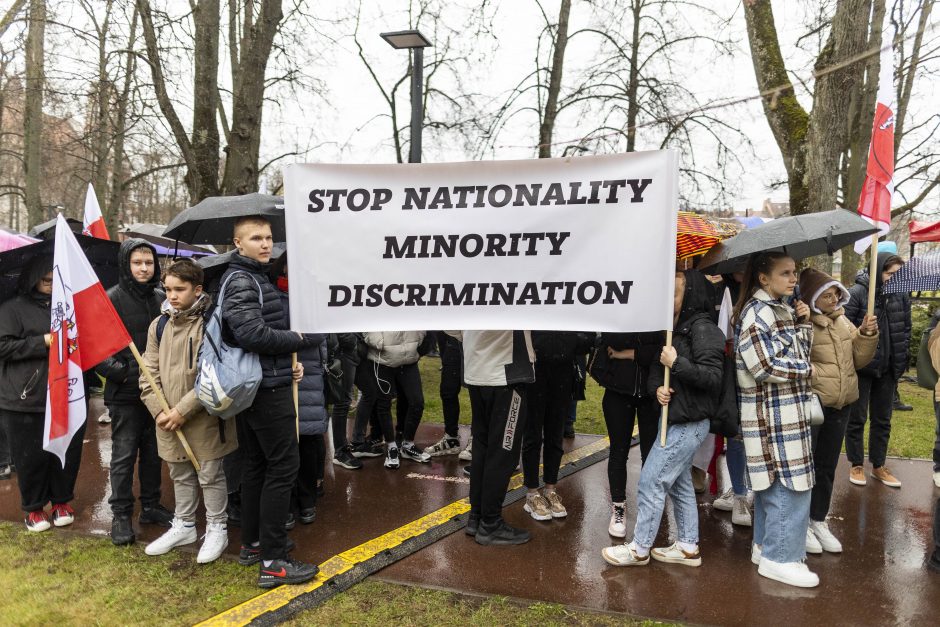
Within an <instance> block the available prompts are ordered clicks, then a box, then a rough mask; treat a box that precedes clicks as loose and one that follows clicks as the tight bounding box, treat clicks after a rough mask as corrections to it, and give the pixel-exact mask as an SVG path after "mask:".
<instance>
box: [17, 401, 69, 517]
mask: <svg viewBox="0 0 940 627" xmlns="http://www.w3.org/2000/svg"><path fill="white" fill-rule="evenodd" d="M0 421H2V422H5V423H6V425H7V433H8V434H9V436H10V450H11V452H12V453H13V463H14V464H16V480H17V483H18V484H19V488H20V504H21V507H22V508H23V511H25V512H36V511H39V510H41V509H42V508H44V507H45V506H46V503H49V502H52V504H53V505H58V504H60V503H68V502H69V501H71V500H72V499H73V498H75V478H76V477H77V476H78V468H79V466H80V465H81V463H82V439H83V438H84V437H85V426H84V425H82V428H81V429H79V430H78V432H77V433H76V434H75V435H74V437H72V443H71V444H70V445H69V448H68V450H67V451H66V452H65V467H64V468H63V467H62V462H60V461H59V458H58V457H57V456H55V455H53V454H52V453H49V452H48V451H44V450H43V449H42V435H43V429H44V428H45V422H46V416H45V413H24V412H17V411H9V410H6V409H2V410H0Z"/></svg>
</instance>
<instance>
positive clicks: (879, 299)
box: [845, 253, 911, 379]
mask: <svg viewBox="0 0 940 627" xmlns="http://www.w3.org/2000/svg"><path fill="white" fill-rule="evenodd" d="M891 256H892V255H891V254H890V253H878V262H877V263H878V277H877V282H876V283H875V317H877V318H878V330H879V335H878V348H877V350H876V351H875V356H874V357H873V358H872V360H871V361H870V362H869V363H868V365H867V366H865V367H864V368H860V369H859V374H863V375H865V376H869V377H883V376H885V375H890V376H891V377H894V378H895V379H899V378H900V377H901V375H902V374H904V372H905V371H906V370H907V363H908V350H909V348H910V343H911V299H910V297H909V296H908V295H907V294H888V295H885V294H884V293H882V290H881V273H882V272H883V271H884V262H885V261H886V260H887V259H888V257H891ZM868 285H869V276H868V271H867V270H863V271H862V272H860V273H859V274H858V277H856V279H855V285H853V286H852V287H851V289H849V297H850V298H849V302H848V304H847V305H846V306H845V315H846V317H847V318H848V319H849V322H851V323H852V324H854V325H855V326H856V327H858V326H861V324H862V320H863V319H864V318H865V314H866V313H867V310H868Z"/></svg>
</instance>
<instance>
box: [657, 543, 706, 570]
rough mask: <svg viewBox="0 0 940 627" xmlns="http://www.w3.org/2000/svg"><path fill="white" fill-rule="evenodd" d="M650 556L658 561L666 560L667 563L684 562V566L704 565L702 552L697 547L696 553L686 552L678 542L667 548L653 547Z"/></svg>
mask: <svg viewBox="0 0 940 627" xmlns="http://www.w3.org/2000/svg"><path fill="white" fill-rule="evenodd" d="M650 557H652V558H653V559H654V560H656V561H657V562H664V563H666V564H682V565H683V566H701V565H702V554H701V553H700V552H699V550H698V549H697V548H696V549H695V553H686V552H685V551H683V550H682V547H680V546H679V543H678V542H675V543H673V544H672V546H667V547H665V548H661V549H653V550H652V551H650Z"/></svg>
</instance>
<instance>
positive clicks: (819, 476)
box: [809, 405, 852, 522]
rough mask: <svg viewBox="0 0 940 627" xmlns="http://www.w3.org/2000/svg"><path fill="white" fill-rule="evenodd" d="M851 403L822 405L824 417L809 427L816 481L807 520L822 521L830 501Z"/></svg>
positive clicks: (827, 513)
mask: <svg viewBox="0 0 940 627" xmlns="http://www.w3.org/2000/svg"><path fill="white" fill-rule="evenodd" d="M851 409H852V406H851V405H848V406H846V407H843V408H842V409H834V408H832V407H823V414H825V416H826V419H825V420H824V421H823V423H822V424H821V425H820V426H818V427H813V429H812V432H813V465H814V466H815V468H816V485H814V486H813V496H812V500H811V502H810V506H809V517H810V520H815V521H817V522H822V521H824V520H826V516H828V515H829V504H830V503H831V502H832V482H833V481H834V480H835V478H836V466H838V464H839V454H840V453H842V440H843V438H844V437H845V426H846V425H847V424H848V422H849V414H850V413H851Z"/></svg>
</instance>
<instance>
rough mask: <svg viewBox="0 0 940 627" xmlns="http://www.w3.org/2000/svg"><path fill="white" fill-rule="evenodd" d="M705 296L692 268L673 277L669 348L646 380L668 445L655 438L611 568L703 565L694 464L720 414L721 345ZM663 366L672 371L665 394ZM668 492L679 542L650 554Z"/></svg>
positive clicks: (609, 554) (611, 550) (610, 551)
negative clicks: (663, 417) (630, 522)
mask: <svg viewBox="0 0 940 627" xmlns="http://www.w3.org/2000/svg"><path fill="white" fill-rule="evenodd" d="M707 295H708V288H707V281H706V279H705V277H704V275H702V274H701V273H700V272H698V271H697V270H688V271H686V272H684V273H680V274H677V275H676V293H675V314H674V315H675V318H674V325H675V332H674V335H673V345H672V346H665V347H663V349H662V352H661V354H660V358H659V363H660V364H661V365H659V366H657V365H654V366H653V367H652V368H651V369H650V374H649V382H648V388H649V391H650V392H653V391H655V394H656V399H657V400H658V401H659V404H660V405H661V406H663V407H666V406H668V407H669V416H668V427H667V430H666V444H665V446H663V444H662V441H661V440H660V438H659V437H658V436H657V438H656V440H655V442H654V444H653V447H652V449H651V450H650V453H649V456H648V457H647V458H646V463H645V464H643V469H642V470H641V471H640V484H639V488H638V490H637V499H636V500H637V514H636V526H635V528H634V531H633V540H632V541H631V542H628V543H626V544H621V545H618V546H612V547H607V548H605V549H603V551H601V555H602V557H603V558H604V560H605V561H606V562H607V563H608V564H612V565H614V566H645V565H647V564H649V562H650V558H651V557H652V559H654V560H656V561H658V562H664V563H668V564H681V565H683V566H701V564H702V557H701V554H700V552H699V546H698V541H699V529H698V503H697V502H696V499H695V489H694V487H693V486H692V459H693V457H694V456H695V452H696V451H697V450H698V448H699V446H701V444H702V442H703V441H704V440H705V437H706V436H707V435H708V433H709V429H710V426H711V423H710V419H711V418H712V417H713V416H714V415H715V413H716V412H717V410H718V396H719V394H718V393H719V391H720V390H721V387H722V377H723V375H724V345H725V338H724V335H723V334H722V333H721V331H720V330H719V329H718V327H717V326H716V325H715V323H714V322H712V320H711V318H710V316H709V313H708V298H707ZM664 367H665V368H670V369H671V371H672V379H671V381H670V382H669V387H668V388H667V387H666V386H665V384H664ZM667 494H668V495H669V497H670V499H671V500H672V504H673V511H674V512H675V520H676V527H677V538H676V542H674V543H673V544H672V545H671V546H668V547H664V548H653V542H654V541H655V539H656V535H657V533H658V532H659V526H660V522H661V521H662V516H663V510H664V508H665V503H666V495H667Z"/></svg>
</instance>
